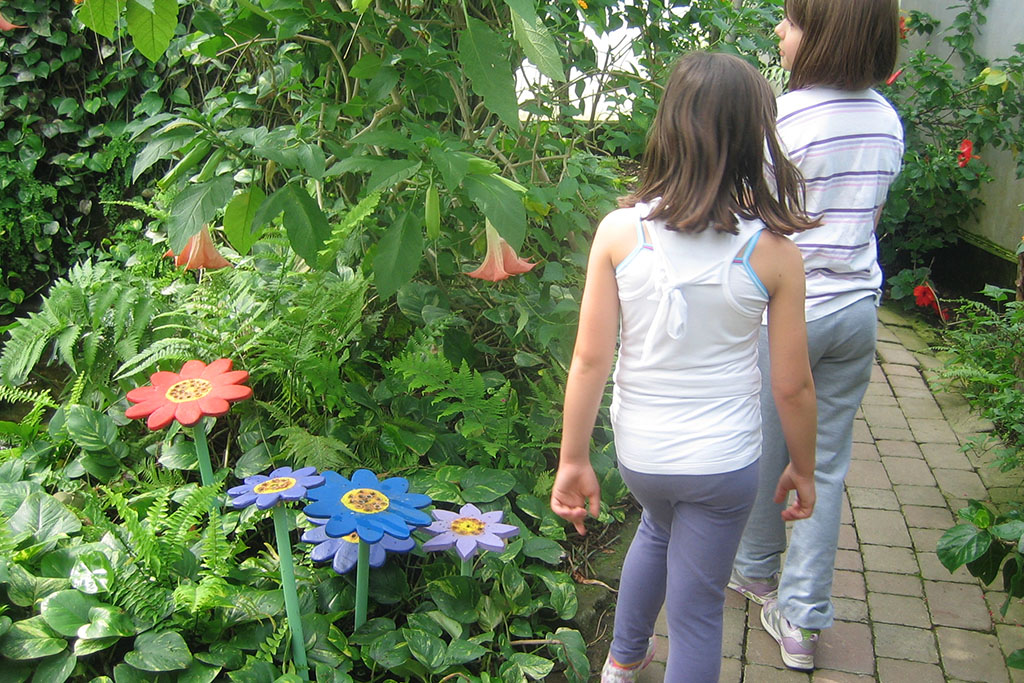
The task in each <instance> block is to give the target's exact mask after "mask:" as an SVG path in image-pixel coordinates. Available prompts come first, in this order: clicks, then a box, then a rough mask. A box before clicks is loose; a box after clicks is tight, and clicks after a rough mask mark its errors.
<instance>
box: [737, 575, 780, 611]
mask: <svg viewBox="0 0 1024 683" xmlns="http://www.w3.org/2000/svg"><path fill="white" fill-rule="evenodd" d="M728 586H729V588H731V589H733V590H734V591H736V592H737V593H739V594H740V595H742V596H743V597H745V598H746V599H747V600H750V601H751V602H756V603H757V604H759V605H763V604H764V603H765V601H766V600H774V599H775V598H776V597H777V596H778V594H779V575H778V574H773V575H772V576H769V577H768V578H767V579H748V578H747V577H745V576H743V574H740V573H739V572H738V571H736V570H735V569H733V570H732V576H730V577H729V584H728Z"/></svg>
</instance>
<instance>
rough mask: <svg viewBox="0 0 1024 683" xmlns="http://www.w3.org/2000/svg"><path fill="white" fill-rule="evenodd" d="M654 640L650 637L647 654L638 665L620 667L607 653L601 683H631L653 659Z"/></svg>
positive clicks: (610, 654)
mask: <svg viewBox="0 0 1024 683" xmlns="http://www.w3.org/2000/svg"><path fill="white" fill-rule="evenodd" d="M655 646H656V643H655V639H654V637H653V636H652V637H651V639H650V640H649V641H648V642H647V654H645V655H644V658H643V659H642V660H641V661H640V663H639V664H633V665H632V666H628V667H627V666H622V665H621V664H619V663H618V662H616V661H615V659H614V658H613V657H612V653H611V652H609V653H608V657H607V658H606V659H605V660H604V668H602V669H601V683H633V681H635V680H636V679H637V676H639V675H640V672H641V671H643V670H644V669H646V668H647V665H648V664H650V663H651V660H652V659H654V650H655Z"/></svg>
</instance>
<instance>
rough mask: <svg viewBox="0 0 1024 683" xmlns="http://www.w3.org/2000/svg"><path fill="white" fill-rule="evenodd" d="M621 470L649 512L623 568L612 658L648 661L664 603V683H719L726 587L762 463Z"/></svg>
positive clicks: (626, 661) (643, 520)
mask: <svg viewBox="0 0 1024 683" xmlns="http://www.w3.org/2000/svg"><path fill="white" fill-rule="evenodd" d="M620 471H621V473H622V478H623V480H624V481H625V482H626V485H627V486H628V487H629V490H630V491H631V492H632V494H633V496H634V497H635V498H636V499H637V500H638V501H639V502H640V504H641V505H642V506H643V514H642V515H641V517H640V526H639V527H638V528H637V531H636V536H634V537H633V543H632V544H631V545H630V546H629V552H628V553H627V554H626V560H625V562H624V563H623V565H622V579H621V581H620V583H619V596H618V602H617V604H616V606H615V631H614V638H613V640H612V645H611V653H612V656H613V657H614V658H615V660H616V661H618V662H621V663H622V664H631V663H633V662H637V661H640V660H641V659H643V657H644V653H645V652H646V650H647V641H648V639H649V638H650V637H651V635H652V634H653V633H654V622H655V620H656V619H657V618H658V612H659V611H660V610H661V606H662V604H663V603H664V604H665V611H666V613H667V615H668V634H669V636H668V637H669V658H668V664H667V668H666V672H665V680H666V681H673V682H685V683H705V682H707V683H716V682H717V681H718V674H719V668H720V667H721V659H722V616H723V610H724V606H725V604H724V603H725V586H726V584H727V583H728V581H729V574H730V569H731V567H732V561H733V556H734V555H735V554H736V547H737V545H738V544H739V541H740V535H741V534H742V532H743V525H744V524H745V523H746V521H747V515H748V514H749V512H750V508H751V506H752V505H753V502H754V496H755V495H756V493H757V480H758V464H757V463H756V462H755V463H753V464H751V465H748V466H747V467H745V468H743V469H741V470H737V471H735V472H725V473H722V474H701V475H685V474H640V473H638V472H633V471H631V470H628V469H625V468H620ZM666 595H667V602H666Z"/></svg>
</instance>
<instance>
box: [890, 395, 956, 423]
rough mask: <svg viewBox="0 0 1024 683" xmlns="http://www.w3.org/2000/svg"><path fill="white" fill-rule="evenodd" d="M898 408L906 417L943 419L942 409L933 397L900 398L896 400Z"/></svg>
mask: <svg viewBox="0 0 1024 683" xmlns="http://www.w3.org/2000/svg"><path fill="white" fill-rule="evenodd" d="M898 402H899V406H900V410H902V411H903V414H904V415H905V416H907V417H926V418H931V419H935V420H943V419H945V417H944V416H943V415H942V409H941V408H939V404H938V403H936V402H935V399H934V398H932V397H931V396H929V397H928V398H902V399H899V400H898Z"/></svg>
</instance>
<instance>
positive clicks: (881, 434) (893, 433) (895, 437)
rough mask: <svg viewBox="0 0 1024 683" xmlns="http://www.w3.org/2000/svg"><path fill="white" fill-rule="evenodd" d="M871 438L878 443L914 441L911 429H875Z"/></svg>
mask: <svg viewBox="0 0 1024 683" xmlns="http://www.w3.org/2000/svg"><path fill="white" fill-rule="evenodd" d="M871 436H872V437H873V438H874V439H875V440H876V441H883V440H884V441H914V433H913V432H912V431H910V430H909V429H893V428H891V427H875V428H873V429H872V430H871Z"/></svg>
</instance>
